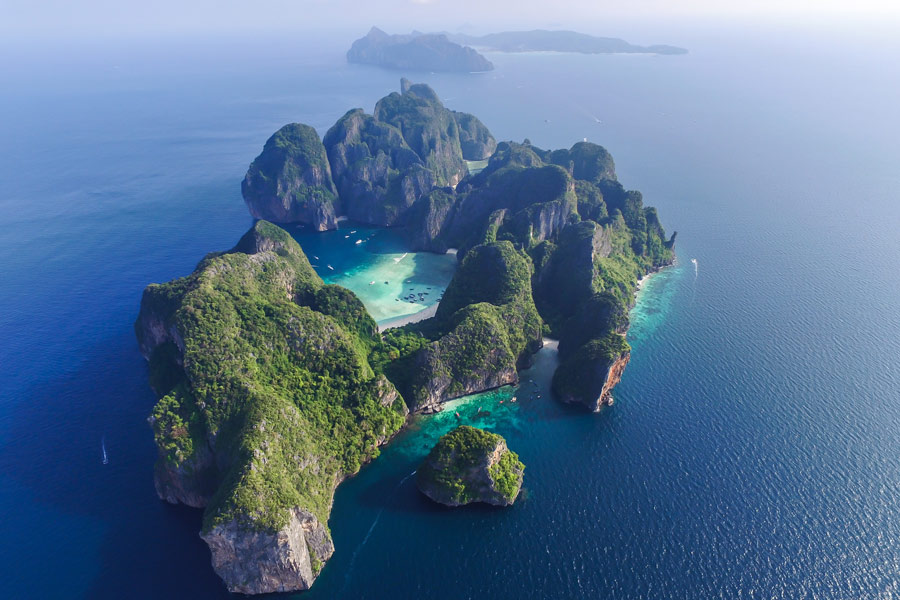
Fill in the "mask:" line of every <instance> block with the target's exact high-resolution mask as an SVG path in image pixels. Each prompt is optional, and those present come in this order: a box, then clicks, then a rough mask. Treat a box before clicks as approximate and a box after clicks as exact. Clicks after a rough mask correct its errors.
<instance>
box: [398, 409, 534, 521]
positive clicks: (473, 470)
mask: <svg viewBox="0 0 900 600" xmlns="http://www.w3.org/2000/svg"><path fill="white" fill-rule="evenodd" d="M524 471H525V465H523V464H522V463H521V462H520V461H519V457H518V455H517V454H516V453H515V452H512V451H510V450H509V448H507V446H506V440H504V439H503V438H502V437H501V436H499V435H497V434H495V433H488V432H487V431H482V430H481V429H476V428H474V427H469V426H468V425H462V426H460V427H457V428H456V429H454V430H453V431H451V432H449V433H447V434H446V435H444V436H443V437H441V439H440V440H439V441H438V443H437V444H436V445H435V447H434V448H432V450H431V452H430V453H429V454H428V456H427V457H426V458H425V461H424V462H423V463H422V465H421V466H420V467H419V469H418V471H417V478H416V484H417V485H418V488H419V490H420V491H421V492H422V493H423V494H425V495H426V496H428V497H429V498H430V499H432V500H434V501H435V502H439V503H440V504H444V505H446V506H462V505H464V504H471V503H473V502H483V503H485V504H492V505H494V506H510V505H511V504H512V503H513V502H515V500H516V497H517V496H518V495H519V490H520V489H521V488H522V477H523V474H524Z"/></svg>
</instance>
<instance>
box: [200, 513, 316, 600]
mask: <svg viewBox="0 0 900 600" xmlns="http://www.w3.org/2000/svg"><path fill="white" fill-rule="evenodd" d="M200 537H202V538H203V540H204V541H205V542H206V543H207V544H208V545H209V548H210V550H211V551H212V563H213V568H214V569H215V571H216V573H217V574H218V575H219V577H221V578H222V580H223V581H224V582H225V585H226V586H228V590H229V591H230V592H237V593H241V594H267V593H273V592H291V591H297V590H308V589H309V587H310V586H311V585H312V584H313V581H315V579H316V576H317V575H318V574H319V571H320V570H321V568H322V565H324V564H325V561H327V560H328V559H329V558H330V557H331V555H332V553H334V544H333V543H332V542H331V537H330V536H329V535H328V531H327V530H326V529H325V526H324V525H322V524H321V523H320V522H319V521H318V520H317V519H316V517H315V516H313V514H312V513H310V512H307V511H305V510H303V509H300V508H297V509H294V511H293V514H292V517H291V519H290V520H289V521H288V523H287V525H285V526H284V527H283V528H282V529H280V530H278V531H276V532H274V533H273V532H267V531H258V530H255V529H253V528H251V527H247V526H245V525H242V524H241V523H238V522H235V521H231V522H229V523H227V524H224V525H217V526H215V527H213V528H212V529H211V530H210V531H208V532H205V533H201V534H200Z"/></svg>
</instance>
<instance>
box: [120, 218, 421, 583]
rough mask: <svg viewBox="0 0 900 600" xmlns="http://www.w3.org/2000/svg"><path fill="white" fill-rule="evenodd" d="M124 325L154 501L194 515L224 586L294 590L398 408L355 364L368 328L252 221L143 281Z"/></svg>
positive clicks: (298, 257) (401, 410)
mask: <svg viewBox="0 0 900 600" xmlns="http://www.w3.org/2000/svg"><path fill="white" fill-rule="evenodd" d="M135 330H136V334H137V337H138V341H139V343H140V345H141V349H142V352H143V353H144V355H145V356H147V357H148V358H149V361H150V376H151V383H152V384H153V387H154V389H156V391H157V392H158V393H159V394H160V395H161V398H160V400H159V402H158V403H157V405H156V406H155V407H154V409H153V414H152V416H151V418H150V423H151V425H152V427H153V432H154V438H155V441H156V444H157V447H158V449H159V460H158V462H157V466H156V471H155V473H156V476H155V483H156V487H157V491H158V493H159V495H160V497H161V498H164V499H165V500H167V501H169V502H182V503H185V504H188V505H190V506H197V507H205V511H204V520H203V521H204V526H203V533H202V535H203V538H204V539H205V540H206V541H207V543H209V545H210V548H211V550H212V553H213V566H214V567H215V569H216V572H217V573H218V574H219V575H220V576H221V577H222V578H223V580H225V583H226V584H227V585H228V587H229V589H231V590H232V591H240V592H243V593H262V592H275V591H291V590H301V589H307V588H308V587H309V585H311V583H312V581H313V580H314V578H315V576H316V574H318V571H319V569H320V568H321V566H322V564H323V563H324V562H325V561H326V560H327V559H328V557H329V556H330V555H331V553H332V551H333V548H332V544H331V540H330V536H329V534H328V531H327V529H326V528H325V527H324V525H323V524H324V523H326V522H327V519H328V514H329V512H330V509H331V502H332V496H333V492H334V488H335V486H336V485H337V483H338V482H340V481H341V480H342V479H344V478H345V477H346V476H348V475H350V474H352V473H355V472H356V471H357V470H358V469H359V468H360V466H361V465H362V464H363V463H365V462H366V461H368V460H370V459H371V458H372V457H373V456H374V455H375V454H376V453H377V446H378V445H380V444H383V443H385V442H386V441H387V440H388V439H390V438H391V437H392V436H393V435H394V434H395V433H396V432H397V430H398V429H399V428H400V426H401V425H402V423H403V421H404V417H405V416H406V414H407V412H408V411H407V408H406V406H405V405H404V404H403V401H402V399H400V398H399V395H398V394H397V391H396V389H394V386H393V385H392V384H391V383H390V382H389V381H388V380H387V379H386V378H385V377H384V376H383V375H382V374H380V373H378V372H376V371H375V370H373V368H372V367H371V365H370V364H369V362H368V358H367V354H366V352H367V349H369V348H371V347H373V345H374V344H375V343H376V336H377V327H376V325H375V322H374V321H373V320H372V318H371V317H370V316H369V315H368V313H367V312H366V311H365V308H364V307H363V305H362V303H361V302H360V301H359V299H358V298H356V296H354V295H353V294H352V293H351V292H349V291H347V290H343V289H342V288H340V287H338V286H328V285H324V284H323V283H322V281H321V279H319V277H318V276H317V275H316V273H315V272H314V271H313V269H312V267H311V266H310V264H309V262H308V261H307V259H306V257H305V255H304V254H303V252H302V250H301V249H300V247H299V246H298V245H297V243H296V242H295V241H294V240H293V239H292V238H291V236H290V235H288V234H287V232H285V231H283V230H281V229H279V228H277V227H275V226H274V225H271V224H269V223H267V222H265V221H259V222H257V223H256V224H255V225H254V226H253V228H252V229H251V230H250V231H248V232H247V234H246V235H245V236H244V237H243V238H241V240H240V241H239V242H238V244H237V245H236V246H235V248H233V249H232V250H230V251H228V252H224V253H217V254H210V255H208V256H207V257H206V258H205V259H204V260H203V261H202V262H201V263H200V264H199V265H198V267H197V269H196V270H195V272H194V273H193V274H192V275H190V276H188V277H185V278H182V279H179V280H175V281H173V282H170V283H167V284H162V285H151V286H148V288H147V290H145V292H144V296H143V299H142V303H141V313H140V315H139V317H138V320H137V322H136V324H135ZM323 432H327V433H323Z"/></svg>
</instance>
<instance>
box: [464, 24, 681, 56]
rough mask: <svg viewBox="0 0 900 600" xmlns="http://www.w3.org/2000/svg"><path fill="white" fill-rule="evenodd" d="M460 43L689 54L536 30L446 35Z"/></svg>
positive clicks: (506, 49) (541, 49)
mask: <svg viewBox="0 0 900 600" xmlns="http://www.w3.org/2000/svg"><path fill="white" fill-rule="evenodd" d="M447 37H448V38H449V39H450V40H452V41H454V42H457V43H459V44H466V45H469V46H473V47H475V48H480V49H482V50H490V51H494V52H574V53H578V54H686V53H687V50H685V49H684V48H678V47H677V46H667V45H664V44H655V45H652V46H636V45H634V44H629V43H628V42H626V41H625V40H622V39H619V38H611V37H598V36H595V35H588V34H586V33H578V32H577V31H561V30H547V29H535V30H532V31H503V32H500V33H489V34H487V35H481V36H473V35H463V34H447Z"/></svg>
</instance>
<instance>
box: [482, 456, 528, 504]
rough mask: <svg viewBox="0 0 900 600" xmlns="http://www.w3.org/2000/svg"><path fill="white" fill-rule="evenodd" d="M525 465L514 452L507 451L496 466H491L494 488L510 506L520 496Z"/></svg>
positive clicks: (490, 471)
mask: <svg viewBox="0 0 900 600" xmlns="http://www.w3.org/2000/svg"><path fill="white" fill-rule="evenodd" d="M524 470H525V465H523V464H522V461H520V460H519V455H518V454H516V453H515V452H513V451H512V450H507V451H506V452H504V453H503V455H502V456H501V457H500V460H499V461H498V462H497V464H495V465H491V466H490V468H489V469H488V472H489V473H490V474H491V479H493V480H494V488H495V489H496V490H497V491H498V492H499V493H500V494H501V495H502V496H503V497H504V498H506V499H507V500H508V501H509V503H510V504H512V503H513V501H515V499H516V496H518V495H519V489H520V488H521V487H522V472H523V471H524Z"/></svg>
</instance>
